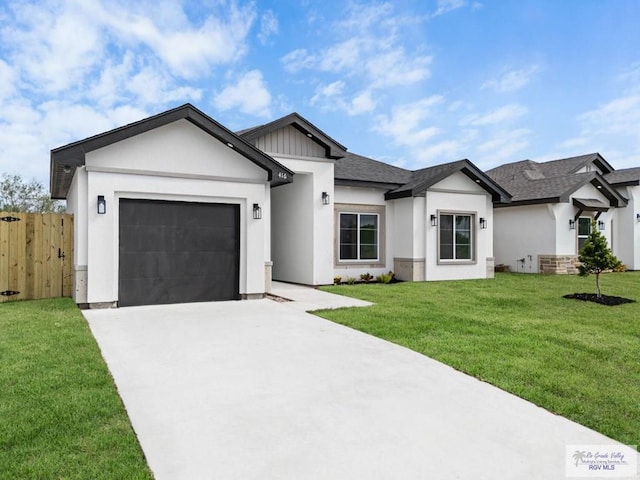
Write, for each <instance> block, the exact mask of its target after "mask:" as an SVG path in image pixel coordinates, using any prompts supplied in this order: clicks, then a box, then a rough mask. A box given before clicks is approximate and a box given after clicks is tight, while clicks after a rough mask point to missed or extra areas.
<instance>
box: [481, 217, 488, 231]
mask: <svg viewBox="0 0 640 480" xmlns="http://www.w3.org/2000/svg"><path fill="white" fill-rule="evenodd" d="M480 228H481V229H482V230H484V229H485V228H487V219H486V218H482V217H480Z"/></svg>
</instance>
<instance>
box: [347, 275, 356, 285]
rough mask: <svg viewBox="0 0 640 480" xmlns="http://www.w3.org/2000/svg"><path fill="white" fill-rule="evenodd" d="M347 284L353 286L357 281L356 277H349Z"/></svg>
mask: <svg viewBox="0 0 640 480" xmlns="http://www.w3.org/2000/svg"><path fill="white" fill-rule="evenodd" d="M347 283H348V284H349V285H353V284H354V283H356V279H355V278H354V277H347Z"/></svg>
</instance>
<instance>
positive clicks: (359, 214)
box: [338, 212, 380, 263]
mask: <svg viewBox="0 0 640 480" xmlns="http://www.w3.org/2000/svg"><path fill="white" fill-rule="evenodd" d="M342 215H355V216H356V233H357V239H356V243H355V245H356V253H357V257H358V258H342V248H341V247H342V245H343V243H342ZM364 215H368V216H375V217H376V239H375V242H376V243H375V248H376V256H375V258H360V257H361V254H362V251H361V250H362V245H363V244H362V240H361V235H362V225H361V223H360V218H361V217H362V216H364ZM338 216H339V218H338V260H339V261H340V262H357V263H363V262H365V263H371V262H374V263H377V262H379V261H380V215H379V214H378V213H375V212H339V213H338ZM367 245H368V244H367Z"/></svg>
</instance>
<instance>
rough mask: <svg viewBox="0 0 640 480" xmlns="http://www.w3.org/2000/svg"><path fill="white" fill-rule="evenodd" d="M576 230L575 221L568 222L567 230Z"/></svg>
mask: <svg viewBox="0 0 640 480" xmlns="http://www.w3.org/2000/svg"><path fill="white" fill-rule="evenodd" d="M575 229H576V221H575V220H571V219H570V220H569V230H575Z"/></svg>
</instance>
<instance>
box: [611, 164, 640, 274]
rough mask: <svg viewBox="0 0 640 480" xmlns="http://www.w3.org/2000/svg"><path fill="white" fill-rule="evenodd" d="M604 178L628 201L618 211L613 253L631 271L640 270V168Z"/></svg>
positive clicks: (614, 172)
mask: <svg viewBox="0 0 640 480" xmlns="http://www.w3.org/2000/svg"><path fill="white" fill-rule="evenodd" d="M604 178H605V179H606V180H607V182H609V184H610V185H612V186H613V187H614V188H615V189H616V190H617V192H618V193H619V194H620V195H621V196H622V197H624V198H626V199H627V207H626V208H620V209H617V210H616V217H615V220H614V222H616V223H615V229H614V230H613V232H614V233H613V239H612V242H611V243H612V244H613V251H614V253H615V254H616V255H617V257H618V259H619V260H620V261H621V262H622V263H624V264H625V265H626V267H627V268H628V269H629V270H640V167H636V168H625V169H620V170H614V171H612V172H609V173H607V174H605V175H604Z"/></svg>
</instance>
